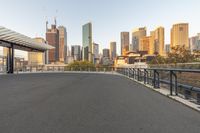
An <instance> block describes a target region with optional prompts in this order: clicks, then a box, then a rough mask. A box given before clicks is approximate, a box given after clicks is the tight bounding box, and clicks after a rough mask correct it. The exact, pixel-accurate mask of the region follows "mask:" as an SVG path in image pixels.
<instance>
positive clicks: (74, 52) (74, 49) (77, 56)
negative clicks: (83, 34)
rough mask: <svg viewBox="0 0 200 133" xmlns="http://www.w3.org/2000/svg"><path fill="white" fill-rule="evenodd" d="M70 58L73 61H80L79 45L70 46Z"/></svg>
mask: <svg viewBox="0 0 200 133" xmlns="http://www.w3.org/2000/svg"><path fill="white" fill-rule="evenodd" d="M71 56H72V57H73V58H74V60H75V61H80V60H81V46H80V45H72V46H71Z"/></svg>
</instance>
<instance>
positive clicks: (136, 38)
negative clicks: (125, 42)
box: [130, 27, 147, 52]
mask: <svg viewBox="0 0 200 133" xmlns="http://www.w3.org/2000/svg"><path fill="white" fill-rule="evenodd" d="M146 34H147V30H146V27H141V28H137V29H135V30H133V32H132V44H131V45H130V51H135V52H137V51H139V47H140V39H141V38H143V37H145V36H146Z"/></svg>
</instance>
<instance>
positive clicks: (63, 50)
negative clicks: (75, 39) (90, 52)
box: [58, 26, 67, 62]
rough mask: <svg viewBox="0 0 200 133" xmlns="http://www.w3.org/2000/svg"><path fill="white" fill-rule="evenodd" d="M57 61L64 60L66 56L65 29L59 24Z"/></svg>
mask: <svg viewBox="0 0 200 133" xmlns="http://www.w3.org/2000/svg"><path fill="white" fill-rule="evenodd" d="M58 30H59V61H60V62H66V57H67V31H66V28H65V27H64V26H59V27H58Z"/></svg>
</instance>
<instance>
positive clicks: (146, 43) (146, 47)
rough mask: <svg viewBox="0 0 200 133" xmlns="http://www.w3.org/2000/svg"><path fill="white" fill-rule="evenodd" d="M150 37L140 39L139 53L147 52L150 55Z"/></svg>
mask: <svg viewBox="0 0 200 133" xmlns="http://www.w3.org/2000/svg"><path fill="white" fill-rule="evenodd" d="M150 41H151V37H150V36H147V37H146V36H145V37H142V38H141V39H140V46H139V51H147V52H148V54H150Z"/></svg>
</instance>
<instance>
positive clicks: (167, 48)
mask: <svg viewBox="0 0 200 133" xmlns="http://www.w3.org/2000/svg"><path fill="white" fill-rule="evenodd" d="M169 52H170V44H165V53H169Z"/></svg>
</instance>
